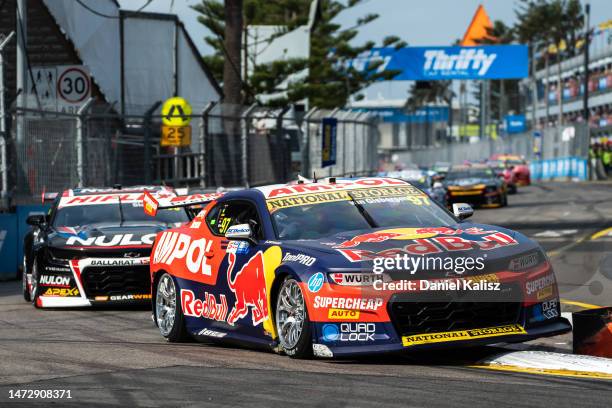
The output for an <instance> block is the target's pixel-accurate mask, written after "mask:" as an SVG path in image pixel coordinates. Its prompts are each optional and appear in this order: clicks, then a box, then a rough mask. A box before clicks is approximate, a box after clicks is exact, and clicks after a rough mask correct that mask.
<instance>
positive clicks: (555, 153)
mask: <svg viewBox="0 0 612 408" xmlns="http://www.w3.org/2000/svg"><path fill="white" fill-rule="evenodd" d="M588 150H589V133H588V128H587V126H586V125H584V124H574V125H570V126H563V127H549V128H546V129H543V130H541V131H536V132H533V131H532V132H525V133H519V134H511V135H507V136H503V137H502V136H499V137H497V138H496V139H482V140H478V141H476V142H475V143H457V142H455V143H448V144H447V143H442V144H438V145H437V146H434V147H431V148H426V149H417V150H411V151H409V152H405V153H400V154H399V161H400V162H405V163H415V164H417V165H419V166H431V165H433V164H434V163H436V162H448V163H451V164H460V163H463V162H464V161H483V160H485V159H487V158H489V157H491V156H492V155H494V154H513V155H519V156H522V157H524V158H525V159H526V160H528V161H530V162H531V167H532V173H533V174H532V177H533V178H536V179H538V178H543V179H551V178H559V177H578V178H581V179H584V178H586V170H585V166H586V163H587V157H588ZM548 168H550V169H555V170H554V171H552V170H551V171H547V170H546V169H548ZM557 169H558V171H557ZM572 169H573V170H572Z"/></svg>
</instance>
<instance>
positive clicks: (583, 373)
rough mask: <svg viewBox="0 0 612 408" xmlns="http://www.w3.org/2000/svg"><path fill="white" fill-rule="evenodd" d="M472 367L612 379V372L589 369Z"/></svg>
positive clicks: (473, 366) (476, 366)
mask: <svg viewBox="0 0 612 408" xmlns="http://www.w3.org/2000/svg"><path fill="white" fill-rule="evenodd" d="M468 367H470V368H479V369H484V370H494V371H510V372H514V373H523V374H537V375H553V376H560V377H573V378H590V379H601V380H612V374H605V373H598V372H588V371H570V370H549V369H543V368H539V369H538V368H525V367H516V366H508V365H491V366H489V365H472V366H468Z"/></svg>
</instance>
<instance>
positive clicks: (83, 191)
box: [62, 186, 174, 197]
mask: <svg viewBox="0 0 612 408" xmlns="http://www.w3.org/2000/svg"><path fill="white" fill-rule="evenodd" d="M145 191H149V192H162V191H163V192H168V193H174V189H172V188H170V187H166V186H129V187H121V188H111V187H109V188H105V187H83V188H73V189H68V190H64V192H63V194H62V196H63V197H72V196H84V195H105V194H130V193H143V192H145Z"/></svg>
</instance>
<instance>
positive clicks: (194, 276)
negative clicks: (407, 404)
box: [144, 177, 570, 358]
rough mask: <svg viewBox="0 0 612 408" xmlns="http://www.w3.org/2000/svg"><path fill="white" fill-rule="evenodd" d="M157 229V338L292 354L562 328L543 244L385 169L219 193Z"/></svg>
mask: <svg viewBox="0 0 612 408" xmlns="http://www.w3.org/2000/svg"><path fill="white" fill-rule="evenodd" d="M202 203H207V205H206V206H205V207H204V209H202V210H201V212H200V213H198V214H197V215H196V216H195V217H194V219H193V220H192V221H191V222H189V223H188V224H186V225H184V226H181V227H178V228H173V229H169V230H166V231H163V232H161V233H159V234H158V235H157V237H156V240H155V244H154V247H153V251H152V254H151V262H150V269H151V282H152V294H153V299H152V303H153V315H154V321H155V322H156V324H157V326H158V327H159V330H160V332H161V334H162V336H163V337H165V338H166V339H168V340H169V341H185V340H188V339H190V338H195V339H197V340H206V341H210V340H216V341H222V342H229V343H239V344H242V345H248V346H252V347H264V348H269V349H272V350H276V351H278V352H284V353H285V354H287V355H289V356H292V357H299V358H308V357H310V356H313V355H314V356H320V357H338V356H348V355H356V354H360V353H383V352H400V351H408V350H420V349H423V348H435V347H456V346H460V345H475V344H490V343H499V342H521V341H526V340H531V339H534V338H537V337H541V336H550V335H555V334H559V333H563V332H566V331H568V330H570V325H569V322H568V321H567V320H565V319H563V318H562V317H561V316H560V308H559V298H558V290H557V284H556V281H555V277H554V274H553V271H552V268H551V264H550V262H549V260H548V259H547V257H546V255H545V254H544V253H543V251H542V249H541V248H540V247H539V246H538V245H537V244H536V243H535V242H533V241H531V240H529V239H528V238H526V237H524V236H523V235H521V234H519V233H517V232H514V231H510V230H507V229H504V228H500V227H494V226H489V225H480V224H470V223H467V222H465V221H464V220H463V218H467V217H468V216H469V215H471V214H472V212H473V211H472V209H471V207H469V206H467V205H462V204H455V205H454V212H455V214H451V213H450V212H448V211H447V210H446V209H445V208H443V207H442V206H440V205H438V204H436V203H434V202H432V200H431V199H430V198H429V197H428V196H427V195H426V194H425V193H424V192H423V191H421V190H419V189H418V188H416V187H414V186H413V185H411V184H410V183H408V182H405V181H402V180H398V179H393V178H384V177H383V178H357V179H334V178H329V179H325V180H320V181H307V182H303V181H302V182H297V183H289V184H284V185H273V186H266V187H258V188H253V189H246V190H242V191H234V192H229V193H226V194H224V195H218V196H215V197H211V196H198V195H195V196H191V197H189V196H187V197H176V198H174V199H172V200H164V199H156V198H154V197H152V196H149V195H146V196H145V199H144V210H145V212H147V213H148V214H151V215H154V214H155V213H156V211H159V210H161V209H164V208H169V207H185V206H190V205H193V204H202Z"/></svg>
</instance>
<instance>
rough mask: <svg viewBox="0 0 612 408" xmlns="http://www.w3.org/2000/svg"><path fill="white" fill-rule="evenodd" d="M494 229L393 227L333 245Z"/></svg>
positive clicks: (349, 246)
mask: <svg viewBox="0 0 612 408" xmlns="http://www.w3.org/2000/svg"><path fill="white" fill-rule="evenodd" d="M494 232H496V231H485V230H483V229H482V228H478V227H471V228H467V229H465V230H462V229H452V228H448V227H428V228H393V229H388V230H382V231H375V232H369V233H367V234H361V235H357V236H356V237H354V238H352V239H350V240H348V241H344V242H343V243H341V244H339V245H336V246H334V248H336V249H345V248H355V247H357V246H359V245H360V244H362V243H371V242H384V241H387V240H390V239H394V240H400V241H406V240H417V239H424V238H432V237H435V236H437V235H461V234H463V233H465V234H469V235H484V234H488V233H494Z"/></svg>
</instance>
